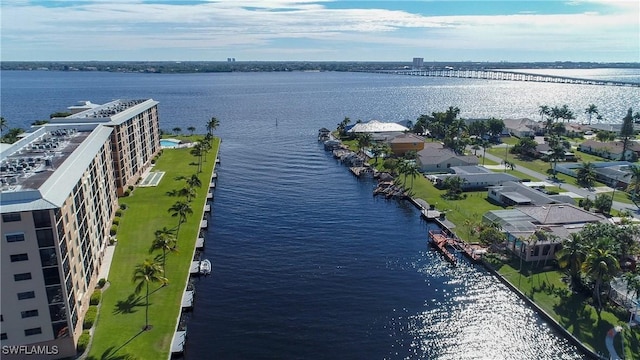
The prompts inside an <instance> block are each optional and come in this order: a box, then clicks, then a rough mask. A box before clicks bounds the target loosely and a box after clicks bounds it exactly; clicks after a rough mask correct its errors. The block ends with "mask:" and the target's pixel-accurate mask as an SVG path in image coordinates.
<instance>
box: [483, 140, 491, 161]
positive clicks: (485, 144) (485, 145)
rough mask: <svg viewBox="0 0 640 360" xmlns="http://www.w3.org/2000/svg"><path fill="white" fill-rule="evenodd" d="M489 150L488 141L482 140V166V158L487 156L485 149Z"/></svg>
mask: <svg viewBox="0 0 640 360" xmlns="http://www.w3.org/2000/svg"><path fill="white" fill-rule="evenodd" d="M489 148H491V143H490V142H489V140H482V166H484V158H485V155H486V154H487V149H489Z"/></svg>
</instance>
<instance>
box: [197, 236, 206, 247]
mask: <svg viewBox="0 0 640 360" xmlns="http://www.w3.org/2000/svg"><path fill="white" fill-rule="evenodd" d="M202 249H204V238H203V237H199V238H198V239H196V250H202Z"/></svg>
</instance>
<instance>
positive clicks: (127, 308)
mask: <svg viewBox="0 0 640 360" xmlns="http://www.w3.org/2000/svg"><path fill="white" fill-rule="evenodd" d="M137 306H145V302H144V301H142V296H136V295H135V294H131V295H129V297H127V299H126V300H118V302H117V303H116V308H115V309H113V314H114V315H118V314H132V313H134V312H136V311H137V310H135V309H134V308H135V307H137Z"/></svg>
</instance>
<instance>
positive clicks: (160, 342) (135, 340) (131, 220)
mask: <svg viewBox="0 0 640 360" xmlns="http://www.w3.org/2000/svg"><path fill="white" fill-rule="evenodd" d="M219 144H220V141H219V139H218V138H216V139H214V143H213V149H212V150H211V151H210V152H209V153H208V155H207V161H206V162H204V163H203V171H202V172H201V173H200V174H198V176H199V178H200V180H201V182H202V184H203V185H202V187H201V188H199V189H198V190H197V196H198V197H197V198H196V199H195V200H193V201H192V202H191V204H192V208H193V215H191V216H190V217H189V218H188V219H187V221H186V223H184V224H183V225H182V226H181V228H180V233H179V239H178V250H179V252H178V253H174V254H168V255H167V261H166V277H167V278H168V279H169V285H168V286H165V287H159V285H157V284H151V286H150V296H149V303H150V305H149V323H150V325H152V329H151V330H148V331H141V330H142V328H143V326H144V325H145V298H144V290H143V291H142V292H141V293H140V294H135V293H134V288H135V285H134V283H133V282H132V280H131V279H132V276H133V270H134V267H135V266H136V265H137V264H140V263H142V262H143V261H144V260H145V259H147V258H153V257H154V256H155V255H157V254H161V253H162V252H161V251H157V252H156V253H154V254H149V248H150V246H151V242H152V240H153V238H154V232H155V231H156V230H158V229H161V228H163V227H165V226H166V227H168V228H174V227H175V226H176V225H177V218H175V217H172V216H171V214H170V213H169V212H168V211H167V210H168V209H169V208H170V207H171V206H172V205H173V204H174V203H175V202H176V201H177V200H178V199H179V198H176V197H170V196H168V195H167V192H168V191H171V190H175V189H178V188H181V187H182V186H184V180H181V181H178V180H175V178H176V177H177V176H191V175H192V174H195V173H196V172H197V166H196V165H194V163H195V162H196V161H197V160H196V158H195V157H193V156H192V155H190V154H189V150H190V149H165V150H163V153H162V156H160V158H159V159H158V162H157V163H156V166H155V167H154V168H153V171H165V172H166V173H165V175H164V177H163V178H162V180H161V181H160V183H159V185H158V186H157V187H147V188H136V189H135V190H134V191H133V192H132V194H131V196H129V197H123V198H120V199H119V200H120V204H127V206H128V208H127V210H125V211H124V213H123V216H122V218H121V221H120V225H119V228H118V233H117V238H118V244H117V246H116V249H115V253H114V258H113V262H112V263H111V269H110V273H109V278H108V281H109V283H108V287H107V288H106V290H105V291H104V292H103V296H102V302H101V306H100V312H99V315H98V320H97V322H96V325H95V332H94V335H93V340H92V345H91V348H90V350H89V359H129V358H139V359H166V358H168V356H169V352H170V347H171V341H172V338H173V334H174V330H175V327H176V323H177V320H178V317H179V315H180V311H181V299H182V294H183V291H184V288H185V284H186V280H187V279H188V276H189V275H188V273H189V268H190V264H191V261H192V256H193V251H194V247H195V240H196V238H197V235H198V232H199V225H200V220H201V219H202V215H203V207H204V204H205V202H206V194H207V192H208V191H207V190H208V185H209V183H210V181H211V178H210V174H211V172H212V170H213V167H214V165H215V158H216V156H217V152H218V149H219Z"/></svg>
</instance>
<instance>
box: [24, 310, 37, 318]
mask: <svg viewBox="0 0 640 360" xmlns="http://www.w3.org/2000/svg"><path fill="white" fill-rule="evenodd" d="M20 314H21V315H22V318H23V319H24V318H30V317H35V316H38V310H27V311H22V312H21V313H20Z"/></svg>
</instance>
